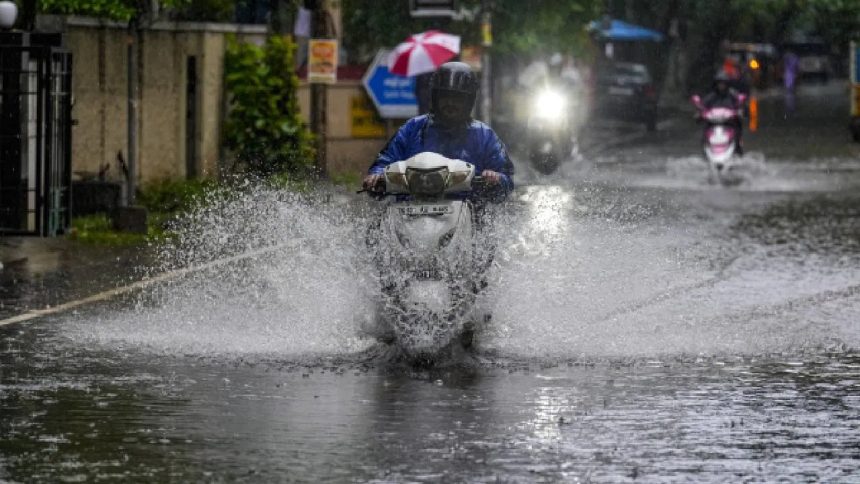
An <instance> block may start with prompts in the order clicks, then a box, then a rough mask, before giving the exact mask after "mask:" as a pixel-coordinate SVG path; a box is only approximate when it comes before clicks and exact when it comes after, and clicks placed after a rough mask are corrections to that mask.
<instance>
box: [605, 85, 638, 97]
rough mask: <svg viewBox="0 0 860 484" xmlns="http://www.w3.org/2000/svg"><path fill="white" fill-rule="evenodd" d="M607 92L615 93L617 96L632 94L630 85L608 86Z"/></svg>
mask: <svg viewBox="0 0 860 484" xmlns="http://www.w3.org/2000/svg"><path fill="white" fill-rule="evenodd" d="M609 94H615V95H617V96H632V95H633V88H630V87H615V86H610V87H609Z"/></svg>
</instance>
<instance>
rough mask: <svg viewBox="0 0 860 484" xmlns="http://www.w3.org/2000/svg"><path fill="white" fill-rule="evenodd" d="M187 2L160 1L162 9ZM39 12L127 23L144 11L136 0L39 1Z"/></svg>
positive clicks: (144, 8)
mask: <svg viewBox="0 0 860 484" xmlns="http://www.w3.org/2000/svg"><path fill="white" fill-rule="evenodd" d="M187 1H188V0H161V1H159V2H158V3H159V5H160V6H161V7H164V8H175V7H181V6H183V5H184V4H186V3H187ZM38 5H39V12H41V13H53V14H62V15H88V16H92V17H102V18H109V19H112V20H120V21H123V22H128V21H130V20H132V19H133V18H135V17H137V16H138V14H139V13H142V12H144V11H145V10H146V7H145V5H147V3H146V2H141V1H138V0H39V2H38Z"/></svg>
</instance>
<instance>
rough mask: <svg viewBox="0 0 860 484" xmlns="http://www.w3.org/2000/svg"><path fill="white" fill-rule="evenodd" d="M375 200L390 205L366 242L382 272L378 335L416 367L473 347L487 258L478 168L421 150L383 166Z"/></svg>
mask: <svg viewBox="0 0 860 484" xmlns="http://www.w3.org/2000/svg"><path fill="white" fill-rule="evenodd" d="M381 184H382V186H378V187H374V190H371V191H370V194H371V196H373V197H375V198H376V199H378V200H380V201H382V202H385V203H386V205H385V207H384V210H383V213H382V216H381V218H380V219H379V224H378V226H376V225H374V226H373V227H372V228H371V229H370V231H369V233H368V238H367V243H368V245H369V247H370V249H371V253H372V254H373V262H374V265H375V266H376V267H377V269H378V270H379V274H378V275H379V278H380V284H381V287H382V301H381V302H382V304H381V305H380V315H379V320H378V324H377V326H378V327H377V328H376V330H375V331H376V333H377V337H379V339H382V340H384V341H388V342H390V343H393V344H394V345H396V347H397V348H398V349H399V350H400V352H401V353H402V354H403V355H405V356H406V357H407V358H409V359H410V360H412V361H416V362H433V361H435V360H436V358H437V357H438V356H440V355H441V354H443V352H445V351H446V350H453V349H456V348H457V347H459V349H462V348H463V347H467V346H469V345H471V337H472V334H473V332H474V330H475V329H476V325H477V324H479V323H482V322H483V321H478V319H480V318H483V316H482V315H480V316H479V315H477V314H476V311H475V307H474V306H475V299H476V295H477V293H478V291H479V289H480V285H481V284H482V282H481V281H482V278H481V274H482V272H483V270H482V268H485V267H486V266H487V265H488V261H487V259H486V257H487V256H488V254H487V253H486V252H485V251H484V250H481V248H480V247H479V245H480V244H478V243H477V241H478V237H479V234H478V230H477V219H476V213H475V207H474V205H473V203H472V202H471V201H470V200H469V199H468V197H465V196H464V194H468V193H471V192H472V191H473V190H475V189H479V188H480V187H481V186H483V183H482V181H481V180H480V177H477V176H476V175H475V167H474V165H472V164H470V163H467V162H465V161H462V160H452V159H449V158H446V157H444V156H442V155H439V154H436V153H431V152H424V153H419V154H417V155H415V156H413V157H412V158H409V159H407V160H403V161H399V162H396V163H392V164H391V165H389V166H387V167H386V168H385V172H384V178H383V181H382V182H381Z"/></svg>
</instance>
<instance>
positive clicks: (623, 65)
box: [594, 62, 657, 131]
mask: <svg viewBox="0 0 860 484" xmlns="http://www.w3.org/2000/svg"><path fill="white" fill-rule="evenodd" d="M594 108H595V111H594V114H595V115H596V116H598V117H609V118H616V119H625V120H632V121H640V122H643V123H645V127H646V128H647V129H648V130H649V131H654V130H655V129H657V90H656V88H655V87H654V83H653V80H652V78H651V74H650V73H649V72H648V67H646V66H645V65H644V64H637V63H633V62H613V63H610V64H608V65H606V66H605V67H603V68H602V69H600V70H598V72H597V79H596V84H595V87H594Z"/></svg>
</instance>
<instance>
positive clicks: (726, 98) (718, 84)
mask: <svg viewBox="0 0 860 484" xmlns="http://www.w3.org/2000/svg"><path fill="white" fill-rule="evenodd" d="M731 81H732V79H731V77H730V76H729V75H728V73H726V72H725V71H722V70H721V71H719V72H717V74H716V75H715V76H714V84H713V88H712V90H711V92H709V93H708V94H707V95H706V96H705V97H704V98H703V99H702V106H704V108H705V109H712V108H717V107H719V108H729V109H738V110H740V109H742V108H743V104H744V103H743V98H742V97H741V95H740V94H739V93H738V92H737V91H736V90H734V89H732V88H731V87H729V83H730V82H731ZM733 125H734V128H735V130H736V131H737V140H738V148H737V151H736V153H737V154H738V156H743V154H744V150H743V140H742V135H743V122H741V118H740V117H737V118H735V120H734V122H733Z"/></svg>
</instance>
